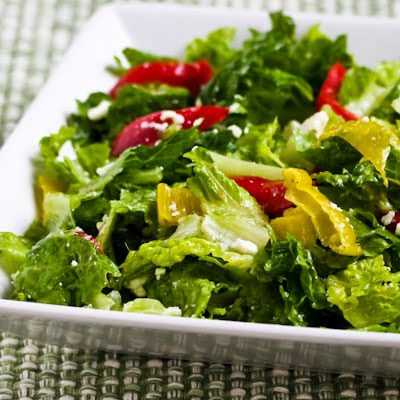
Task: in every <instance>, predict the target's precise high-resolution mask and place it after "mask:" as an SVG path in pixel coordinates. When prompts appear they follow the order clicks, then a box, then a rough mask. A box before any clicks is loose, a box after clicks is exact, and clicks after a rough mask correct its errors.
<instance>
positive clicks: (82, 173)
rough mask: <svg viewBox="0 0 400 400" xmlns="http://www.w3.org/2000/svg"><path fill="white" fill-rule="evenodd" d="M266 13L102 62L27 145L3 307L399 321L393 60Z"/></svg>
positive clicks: (399, 178)
mask: <svg viewBox="0 0 400 400" xmlns="http://www.w3.org/2000/svg"><path fill="white" fill-rule="evenodd" d="M270 17H271V21H272V28H271V30H270V31H268V32H259V31H256V30H251V35H250V38H249V39H248V40H246V41H245V42H244V43H243V44H242V46H241V47H240V48H235V47H233V46H232V42H233V39H234V36H235V29H234V28H231V27H226V28H221V29H218V30H216V31H213V32H211V33H210V34H209V35H208V36H206V37H203V38H196V39H195V40H193V41H192V42H191V43H189V44H188V45H187V47H186V51H185V54H184V56H183V57H182V58H181V59H175V58H171V57H165V56H163V55H154V54H149V53H146V52H143V51H140V50H137V49H133V48H127V49H125V50H124V51H123V54H122V55H121V56H120V57H115V60H114V64H113V65H112V66H110V67H109V68H108V69H109V71H110V73H112V74H114V75H115V85H114V87H112V88H110V90H109V91H108V92H104V93H103V92H97V93H92V94H91V95H90V96H89V97H88V98H87V99H86V100H84V101H77V110H76V112H75V113H73V114H71V115H69V116H68V118H67V121H66V124H65V126H63V127H61V128H60V130H59V131H58V132H57V133H54V134H52V135H50V136H47V137H44V138H43V139H42V140H41V142H40V155H39V157H38V159H37V160H35V176H36V179H35V182H36V187H35V190H36V202H37V209H38V212H37V219H36V220H35V221H34V222H33V223H32V224H31V225H30V227H29V228H28V229H27V231H26V232H25V234H24V235H23V236H17V235H15V234H13V233H10V232H4V233H0V266H1V267H2V268H3V269H4V270H5V271H6V272H7V273H8V274H9V275H10V277H11V282H12V290H11V292H10V295H9V297H10V298H11V299H14V300H20V301H29V302H40V303H50V304H59V305H68V306H76V307H91V308H96V309H105V310H117V311H123V312H141V313H149V314H159V315H173V316H182V317H196V318H213V319H225V320H236V321H249V322H260V323H274V324H287V325H297V326H314V327H328V328H338V329H363V330H375V331H390V332H398V331H399V329H400V212H398V210H399V209H400V62H396V61H393V62H382V63H381V64H379V65H377V66H376V68H375V69H370V68H367V67H364V66H361V65H358V64H357V62H356V60H354V59H353V57H352V55H351V54H349V52H348V50H347V43H346V36H345V35H341V36H339V37H337V38H336V39H331V38H329V37H327V36H326V35H324V34H323V33H322V32H321V31H320V29H319V27H318V26H313V27H312V28H311V29H310V30H309V31H308V32H307V33H306V34H305V35H304V36H303V37H301V38H298V37H297V36H296V33H295V25H294V22H293V21H292V19H291V18H290V17H288V16H285V15H284V14H282V13H280V12H277V13H272V14H271V15H270ZM110 62H112V60H110Z"/></svg>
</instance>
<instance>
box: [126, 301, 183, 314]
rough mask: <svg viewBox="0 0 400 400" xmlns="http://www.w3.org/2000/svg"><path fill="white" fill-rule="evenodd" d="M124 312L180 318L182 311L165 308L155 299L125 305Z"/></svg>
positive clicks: (175, 308) (130, 302) (174, 308)
mask: <svg viewBox="0 0 400 400" xmlns="http://www.w3.org/2000/svg"><path fill="white" fill-rule="evenodd" d="M122 311H124V312H134V313H139V314H151V315H166V316H169V317H180V316H181V315H182V312H181V310H180V309H179V308H178V307H168V308H165V307H164V306H163V305H162V304H161V302H159V301H158V300H155V299H135V300H132V301H129V302H128V303H126V304H124V306H123V308H122Z"/></svg>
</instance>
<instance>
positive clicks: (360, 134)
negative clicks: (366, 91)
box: [320, 120, 400, 186]
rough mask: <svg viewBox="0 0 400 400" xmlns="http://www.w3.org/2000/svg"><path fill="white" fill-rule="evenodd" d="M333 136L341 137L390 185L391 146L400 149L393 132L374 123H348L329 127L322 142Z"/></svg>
mask: <svg viewBox="0 0 400 400" xmlns="http://www.w3.org/2000/svg"><path fill="white" fill-rule="evenodd" d="M332 136H339V137H341V138H342V139H344V140H345V141H346V142H348V143H350V144H351V145H352V146H353V147H354V148H355V149H357V150H358V151H359V152H360V153H361V154H362V155H363V157H364V158H365V159H366V160H368V161H371V163H372V164H373V165H374V167H375V168H376V170H377V171H378V172H379V173H380V174H381V176H382V178H383V181H384V184H385V186H387V185H388V181H387V179H386V173H385V166H386V160H387V158H388V156H389V153H390V146H393V147H395V148H396V149H400V139H399V138H398V137H397V136H396V134H395V133H394V132H393V131H392V130H390V129H389V128H387V127H385V126H383V125H381V124H379V123H377V122H374V121H361V120H359V121H347V122H339V123H333V124H331V125H328V127H327V128H326V130H325V132H324V133H323V134H322V136H321V137H320V140H325V139H328V138H330V137H332Z"/></svg>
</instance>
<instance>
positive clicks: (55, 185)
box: [36, 175, 68, 217]
mask: <svg viewBox="0 0 400 400" xmlns="http://www.w3.org/2000/svg"><path fill="white" fill-rule="evenodd" d="M67 187H68V185H67V184H66V183H65V182H62V181H60V180H58V179H56V178H53V177H51V176H46V175H39V176H38V178H37V190H36V204H37V207H38V211H39V216H40V217H42V215H43V200H44V198H45V197H46V195H47V194H49V193H56V192H65V191H66V190H67Z"/></svg>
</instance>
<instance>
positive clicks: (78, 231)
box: [74, 228, 104, 254]
mask: <svg viewBox="0 0 400 400" xmlns="http://www.w3.org/2000/svg"><path fill="white" fill-rule="evenodd" d="M74 235H75V236H78V237H80V238H81V239H83V240H87V241H88V242H90V243H93V246H94V248H95V249H96V251H97V252H98V253H100V254H103V253H104V250H103V248H102V247H101V245H100V243H99V242H98V241H97V240H96V239H95V238H94V237H93V236H92V235H89V234H87V233H86V232H85V231H84V230H83V229H81V228H76V229H75V231H74Z"/></svg>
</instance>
